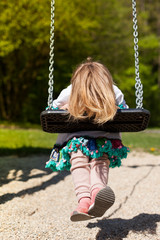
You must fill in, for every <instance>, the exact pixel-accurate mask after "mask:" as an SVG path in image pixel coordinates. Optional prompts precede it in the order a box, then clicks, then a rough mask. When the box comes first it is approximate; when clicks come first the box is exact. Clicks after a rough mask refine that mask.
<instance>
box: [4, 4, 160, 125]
mask: <svg viewBox="0 0 160 240" xmlns="http://www.w3.org/2000/svg"><path fill="white" fill-rule="evenodd" d="M55 7H56V8H55V9H56V10H55V50H54V51H55V63H54V67H55V74H54V80H55V85H54V97H56V96H57V95H58V93H59V91H60V90H61V89H63V88H64V87H65V86H67V85H68V84H69V81H70V77H71V73H72V71H73V68H74V67H75V66H76V65H77V64H78V63H80V62H81V61H83V60H84V59H85V58H86V57H87V56H92V57H93V58H94V59H95V60H100V61H102V62H103V63H104V64H105V65H106V66H107V67H108V68H109V69H110V71H111V73H112V75H113V78H114V80H115V82H116V83H117V85H118V86H119V87H120V88H121V89H122V91H123V92H124V94H125V98H126V100H127V102H128V104H129V106H130V107H135V96H134V95H135V93H134V92H135V89H134V85H135V82H134V74H135V73H134V71H135V70H134V51H133V37H132V9H131V2H130V1H125V0H122V1H118V0H112V1H106V0H95V1H91V0H85V1H80V0H74V1H69V0H63V1H62V0H58V1H56V6H55ZM159 9H160V3H159V0H155V1H154V2H153V1H149V0H140V1H137V12H138V22H139V38H140V40H139V51H140V74H141V80H142V83H143V85H144V107H145V108H147V109H149V110H150V111H151V114H152V118H151V125H152V126H160V115H158V114H157V112H159V111H160V104H156V103H157V102H159V101H160V47H159V46H160V45H159V42H160V15H159ZM0 12H1V15H0V35H1V40H0V118H1V119H3V120H9V121H29V122H32V123H33V122H34V123H37V122H39V113H40V112H41V111H42V110H43V109H44V108H45V107H46V105H47V88H48V84H47V82H48V59H49V54H48V53H49V31H50V1H47V0H43V1H42V0H21V1H20V0H18V1H16V4H15V2H13V1H11V0H8V1H5V0H1V1H0Z"/></svg>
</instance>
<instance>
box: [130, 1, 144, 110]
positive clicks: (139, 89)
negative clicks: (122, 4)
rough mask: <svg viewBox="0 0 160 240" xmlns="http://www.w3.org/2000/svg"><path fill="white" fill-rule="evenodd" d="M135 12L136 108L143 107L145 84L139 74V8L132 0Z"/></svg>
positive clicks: (133, 12)
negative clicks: (137, 8)
mask: <svg viewBox="0 0 160 240" xmlns="http://www.w3.org/2000/svg"><path fill="white" fill-rule="evenodd" d="M132 14H133V30H134V31H133V37H134V57H135V81H136V83H135V90H136V92H135V95H136V108H143V85H142V83H141V79H140V76H139V52H138V25H137V10H136V0H132Z"/></svg>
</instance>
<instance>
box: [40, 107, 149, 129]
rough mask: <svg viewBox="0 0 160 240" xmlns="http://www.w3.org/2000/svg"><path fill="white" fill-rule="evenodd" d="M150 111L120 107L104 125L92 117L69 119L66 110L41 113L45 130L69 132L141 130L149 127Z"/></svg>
mask: <svg viewBox="0 0 160 240" xmlns="http://www.w3.org/2000/svg"><path fill="white" fill-rule="evenodd" d="M149 119H150V112H149V111H148V110H146V109H140V108H136V109H135V108H130V109H118V110H117V113H116V115H115V117H114V119H113V120H112V121H108V122H106V123H104V124H103V125H98V124H94V123H93V122H92V121H91V120H90V119H86V120H81V121H72V120H68V114H67V111H66V110H45V111H43V112H42V113H41V115H40V120H41V126H42V129H43V131H45V132H49V133H69V132H78V131H106V132H139V131H142V130H144V129H146V128H147V126H148V123H149Z"/></svg>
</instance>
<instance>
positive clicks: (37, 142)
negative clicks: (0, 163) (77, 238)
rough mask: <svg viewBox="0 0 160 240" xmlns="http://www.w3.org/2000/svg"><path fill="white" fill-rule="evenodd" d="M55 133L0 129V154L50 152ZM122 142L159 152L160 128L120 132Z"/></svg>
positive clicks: (24, 154) (22, 154) (135, 147)
mask: <svg viewBox="0 0 160 240" xmlns="http://www.w3.org/2000/svg"><path fill="white" fill-rule="evenodd" d="M154 131H156V130H154ZM56 137H57V134H49V133H45V132H43V131H42V130H41V129H17V128H13V129H12V128H10V129H9V128H1V129H0V156H4V155H18V156H27V155H31V154H50V150H51V149H52V147H53V145H54V143H55V141H56ZM122 139H123V144H124V145H126V146H129V147H130V149H131V151H132V150H142V151H147V152H152V153H154V154H160V130H158V131H157V132H138V133H122Z"/></svg>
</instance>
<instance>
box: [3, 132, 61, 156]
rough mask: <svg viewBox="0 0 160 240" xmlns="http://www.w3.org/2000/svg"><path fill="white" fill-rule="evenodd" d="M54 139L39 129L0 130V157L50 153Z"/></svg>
mask: <svg viewBox="0 0 160 240" xmlns="http://www.w3.org/2000/svg"><path fill="white" fill-rule="evenodd" d="M56 137H57V135H56V134H49V133H45V132H43V131H42V130H39V129H0V156H3V155H20V156H25V155H30V154H45V153H50V149H51V148H52V147H53V145H54V143H55V141H56Z"/></svg>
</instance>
